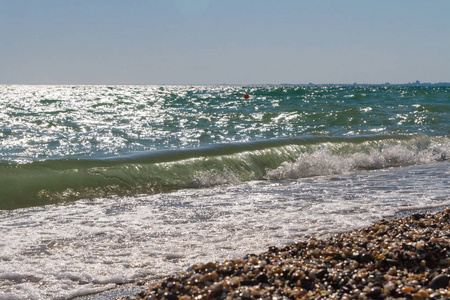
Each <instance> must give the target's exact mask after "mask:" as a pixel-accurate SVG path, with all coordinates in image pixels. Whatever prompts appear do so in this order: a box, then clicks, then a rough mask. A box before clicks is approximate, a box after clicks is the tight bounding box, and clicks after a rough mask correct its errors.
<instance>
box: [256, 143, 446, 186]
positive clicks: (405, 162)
mask: <svg viewBox="0 0 450 300" xmlns="http://www.w3.org/2000/svg"><path fill="white" fill-rule="evenodd" d="M432 143H433V145H427V147H423V145H420V144H417V145H415V146H412V147H411V145H406V146H405V145H401V144H396V145H391V146H389V145H388V144H387V145H386V146H385V147H383V148H381V149H371V150H370V152H369V153H364V152H357V153H351V154H343V155H342V154H333V150H332V149H329V148H327V147H325V148H323V149H322V150H319V151H316V152H313V153H303V154H301V155H300V156H299V158H298V159H297V160H296V161H295V162H293V163H289V162H284V163H282V164H281V166H280V167H278V168H277V169H275V170H271V171H269V172H267V174H266V176H265V177H266V178H267V179H272V180H281V179H297V178H303V177H310V176H319V175H331V174H345V173H349V172H352V171H355V170H372V169H386V168H390V167H405V166H412V165H419V164H428V163H433V162H437V161H443V160H447V159H448V158H449V157H450V144H448V143H446V144H440V143H436V142H432Z"/></svg>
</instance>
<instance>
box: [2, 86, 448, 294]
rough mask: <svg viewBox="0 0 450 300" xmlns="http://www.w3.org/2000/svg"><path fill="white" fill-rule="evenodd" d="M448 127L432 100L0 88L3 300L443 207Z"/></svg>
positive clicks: (383, 90)
mask: <svg viewBox="0 0 450 300" xmlns="http://www.w3.org/2000/svg"><path fill="white" fill-rule="evenodd" d="M246 93H248V94H249V95H250V97H249V99H244V97H243V96H244V95H245V94H246ZM449 113H450V87H438V86H429V87H425V86H0V236H1V237H2V239H1V240H0V266H1V267H0V299H8V300H9V299H72V298H74V297H76V296H83V295H88V294H90V293H95V292H100V291H104V290H108V289H112V288H115V287H117V286H119V285H121V284H124V283H131V284H135V283H136V282H138V281H139V280H157V279H158V278H161V276H166V275H170V274H172V273H174V272H180V271H184V270H186V269H187V268H188V267H189V266H191V265H192V264H194V263H198V262H206V261H220V260H225V259H230V258H236V257H242V256H244V255H245V254H247V253H258V252H262V251H265V250H267V247H269V246H273V245H275V246H282V245H286V244H289V243H292V242H293V241H296V240H304V239H307V238H309V237H311V236H314V237H319V238H320V237H328V236H330V235H332V234H336V233H339V232H343V231H348V230H353V229H356V228H361V227H363V226H367V225H370V224H372V223H373V222H375V221H377V220H380V219H381V218H391V217H395V216H398V215H399V214H400V215H402V214H405V213H406V214H408V213H411V212H414V211H422V210H431V209H442V208H444V207H450V193H449V190H450V189H449V187H450V168H449V157H450V136H449V129H450V128H449V126H450V115H449Z"/></svg>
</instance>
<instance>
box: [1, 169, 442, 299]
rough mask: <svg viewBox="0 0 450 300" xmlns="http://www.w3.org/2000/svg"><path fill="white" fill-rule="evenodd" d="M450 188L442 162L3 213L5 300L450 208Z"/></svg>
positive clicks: (92, 287)
mask: <svg viewBox="0 0 450 300" xmlns="http://www.w3.org/2000/svg"><path fill="white" fill-rule="evenodd" d="M341 167H343V166H339V167H337V168H341ZM311 170H313V169H311ZM449 186H450V168H449V164H448V163H447V162H440V163H435V164H428V165H421V166H412V167H407V168H393V169H383V170H378V171H369V172H367V171H362V172H356V173H355V172H353V173H350V174H345V175H328V176H318V177H309V178H303V179H300V180H288V181H252V182H247V183H245V184H241V185H234V186H228V187H214V188H211V189H201V190H199V189H197V190H181V191H178V192H175V193H170V194H157V195H151V196H139V197H122V198H119V197H114V198H107V199H95V200H82V201H78V202H75V203H71V204H66V205H57V206H56V205H50V206H45V207H38V208H27V209H20V210H14V211H10V212H7V211H2V212H0V235H1V236H2V241H1V242H0V257H2V258H3V259H2V261H1V270H0V291H1V292H0V299H70V298H73V297H75V296H82V295H87V294H90V293H93V292H99V291H103V290H106V289H110V288H113V287H115V286H117V285H118V284H123V283H128V282H136V281H137V280H139V279H144V278H147V279H152V278H158V277H159V276H161V275H168V274H170V273H173V272H178V271H183V270H185V269H186V268H188V267H189V266H190V265H192V264H194V263H197V262H205V261H215V260H225V259H227V258H234V257H241V256H243V255H245V254H246V253H258V252H261V251H265V250H266V249H267V247H268V246H271V245H277V246H281V245H284V244H288V243H290V242H292V241H294V240H301V239H305V238H307V237H308V236H317V237H323V236H328V235H331V234H334V233H338V232H343V231H346V230H351V229H354V228H358V227H361V226H366V225H369V224H371V223H372V222H374V221H375V220H377V219H380V218H386V217H392V216H394V215H395V214H396V213H398V212H403V211H408V210H416V209H429V208H439V207H446V206H450V195H449V192H448V187H449Z"/></svg>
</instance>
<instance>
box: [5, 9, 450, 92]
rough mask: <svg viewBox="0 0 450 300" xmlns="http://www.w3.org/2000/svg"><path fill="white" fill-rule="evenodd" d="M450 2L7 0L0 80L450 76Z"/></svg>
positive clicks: (164, 81) (433, 78)
mask: <svg viewBox="0 0 450 300" xmlns="http://www.w3.org/2000/svg"><path fill="white" fill-rule="evenodd" d="M449 15H450V1H449V0H428V1H425V0H423V1H418V0H389V1H387V0H378V1H369V0H367V1H366V0H340V1H337V0H309V1H306V0H305V1H304V0H239V1H238V0H127V1H125V0H121V1H118V0H39V1H37V0H0V84H222V83H229V84H264V83H274V84H277V83H309V82H313V83H353V82H358V83H384V82H391V83H404V82H412V81H415V80H420V81H422V82H441V81H447V82H448V81H450V38H449V37H450V18H449Z"/></svg>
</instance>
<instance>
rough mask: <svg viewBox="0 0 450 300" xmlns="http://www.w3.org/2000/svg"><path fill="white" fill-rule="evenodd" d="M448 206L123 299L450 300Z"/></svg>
mask: <svg viewBox="0 0 450 300" xmlns="http://www.w3.org/2000/svg"><path fill="white" fill-rule="evenodd" d="M449 279H450V208H447V209H445V210H443V211H439V212H433V213H415V214H412V215H410V216H407V217H403V218H400V219H394V220H382V221H380V222H378V223H376V224H374V225H372V226H370V227H366V228H363V229H359V230H357V231H354V232H350V233H343V234H339V235H335V236H333V237H330V238H328V239H316V238H310V239H309V240H307V241H302V242H296V243H293V244H291V245H288V246H284V247H280V248H278V247H270V248H269V249H268V251H267V252H264V253H260V254H248V255H246V256H245V257H243V258H240V259H231V260H226V261H223V262H208V263H204V264H196V265H193V266H191V267H190V268H189V269H188V270H187V271H186V272H184V273H180V274H177V275H174V276H170V277H167V278H165V279H164V280H162V281H160V282H157V283H152V284H148V283H145V282H141V283H140V284H141V285H142V291H141V292H139V293H137V294H136V295H134V296H126V297H123V298H122V299H124V300H125V299H126V300H132V299H133V300H135V299H184V300H187V299H449V298H450V283H449Z"/></svg>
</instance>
